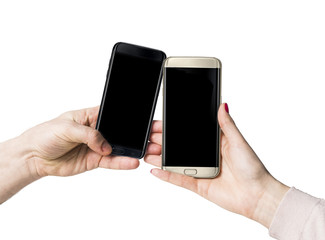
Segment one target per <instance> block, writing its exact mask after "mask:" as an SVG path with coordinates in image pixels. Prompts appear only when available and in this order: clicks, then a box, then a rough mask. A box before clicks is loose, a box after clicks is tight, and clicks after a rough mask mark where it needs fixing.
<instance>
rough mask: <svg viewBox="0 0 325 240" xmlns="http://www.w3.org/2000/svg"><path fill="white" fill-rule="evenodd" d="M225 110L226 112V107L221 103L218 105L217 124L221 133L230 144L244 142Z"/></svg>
mask: <svg viewBox="0 0 325 240" xmlns="http://www.w3.org/2000/svg"><path fill="white" fill-rule="evenodd" d="M226 108H227V110H228V105H227V104H225V103H223V104H221V105H220V107H219V111H218V122H219V125H220V127H221V130H222V132H223V133H224V134H225V136H226V137H227V138H228V139H229V140H230V142H240V141H243V140H244V138H243V136H242V135H241V133H240V131H239V130H238V128H237V126H236V125H235V122H234V120H233V119H232V118H231V116H230V115H229V113H228V112H227V111H226ZM228 111H229V110H228Z"/></svg>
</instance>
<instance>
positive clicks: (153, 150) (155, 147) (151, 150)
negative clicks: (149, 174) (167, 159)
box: [146, 143, 161, 155]
mask: <svg viewBox="0 0 325 240" xmlns="http://www.w3.org/2000/svg"><path fill="white" fill-rule="evenodd" d="M146 154H153V155H161V145H159V144H156V143H149V144H148V147H147V152H146Z"/></svg>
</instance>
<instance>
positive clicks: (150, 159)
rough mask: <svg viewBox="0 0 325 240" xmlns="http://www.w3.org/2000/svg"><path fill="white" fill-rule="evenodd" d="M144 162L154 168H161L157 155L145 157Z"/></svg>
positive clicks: (159, 158)
mask: <svg viewBox="0 0 325 240" xmlns="http://www.w3.org/2000/svg"><path fill="white" fill-rule="evenodd" d="M144 161H145V162H146V163H149V164H151V165H154V166H156V167H160V166H161V156H157V155H146V156H144Z"/></svg>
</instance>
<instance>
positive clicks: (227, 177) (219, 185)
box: [144, 104, 289, 228]
mask: <svg viewBox="0 0 325 240" xmlns="http://www.w3.org/2000/svg"><path fill="white" fill-rule="evenodd" d="M227 108H228V107H227ZM218 121H219V124H220V127H221V129H222V134H221V171H220V174H219V176H218V177H216V178H214V179H196V178H193V177H190V176H185V175H182V174H177V173H172V172H168V171H164V170H161V169H157V168H155V169H152V170H151V173H152V174H153V175H155V176H156V177H158V178H160V179H161V180H164V181H166V182H170V183H172V184H175V185H177V186H180V187H183V188H187V189H189V190H191V191H193V192H195V193H197V194H199V195H201V196H202V197H204V198H206V199H208V200H210V201H212V202H214V203H216V204H217V205H219V206H220V207H222V208H225V209H227V210H229V211H231V212H234V213H238V214H241V215H243V216H246V217H248V218H250V219H253V220H255V221H257V222H259V223H261V224H263V225H264V226H266V227H267V228H268V227H269V226H270V224H271V222H272V219H273V216H274V214H275V211H276V209H277V207H278V205H279V203H280V201H281V200H282V198H283V196H284V194H285V193H286V192H287V191H288V189H289V188H288V187H287V186H285V185H284V184H282V183H280V182H279V181H277V180H276V179H275V178H274V177H272V176H271V174H270V173H269V172H268V171H267V170H266V168H265V166H264V165H263V163H262V162H261V161H260V159H259V158H258V156H257V155H256V154H255V152H254V151H253V149H252V148H251V147H250V146H249V145H248V143H247V142H246V140H245V139H244V137H243V136H242V134H241V133H240V131H239V130H238V128H237V127H236V125H235V123H234V121H233V119H232V118H231V116H230V115H229V113H228V112H227V111H226V110H225V104H222V105H221V106H220V108H219V111H218ZM180 127H181V125H180ZM189 131H190V129H189ZM150 141H151V142H152V144H157V145H161V144H162V122H161V121H155V122H154V124H153V128H152V134H151V136H150ZM180 141H186V139H180ZM189 146H190V143H189ZM189 151H190V149H189ZM144 160H145V162H147V163H150V164H152V165H155V166H159V167H160V166H161V156H160V153H159V154H151V153H147V154H146V156H145V158H144Z"/></svg>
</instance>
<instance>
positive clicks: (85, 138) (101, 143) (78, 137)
mask: <svg viewBox="0 0 325 240" xmlns="http://www.w3.org/2000/svg"><path fill="white" fill-rule="evenodd" d="M64 136H66V137H67V138H69V139H70V141H71V142H76V143H84V144H86V145H87V146H88V147H89V148H90V149H91V150H93V151H95V152H96V153H98V154H100V155H104V156H105V155H109V154H110V153H111V152H112V147H111V145H110V144H109V143H108V142H107V141H106V140H105V139H104V137H103V136H102V135H101V134H100V132H98V131H97V130H95V129H93V128H91V127H87V126H84V125H81V124H78V123H73V124H72V125H69V126H68V127H67V129H66V131H65V132H64Z"/></svg>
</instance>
